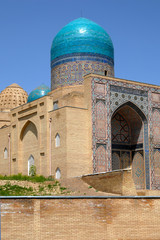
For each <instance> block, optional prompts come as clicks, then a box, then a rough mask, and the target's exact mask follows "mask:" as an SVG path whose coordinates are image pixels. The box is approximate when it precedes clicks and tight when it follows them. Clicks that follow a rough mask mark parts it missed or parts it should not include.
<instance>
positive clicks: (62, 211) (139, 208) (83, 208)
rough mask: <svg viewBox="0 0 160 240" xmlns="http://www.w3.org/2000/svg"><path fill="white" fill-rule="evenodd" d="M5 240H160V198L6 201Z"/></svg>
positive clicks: (3, 209) (3, 215)
mask: <svg viewBox="0 0 160 240" xmlns="http://www.w3.org/2000/svg"><path fill="white" fill-rule="evenodd" d="M0 202H1V239H2V240H8V239H10V240H13V239H14V240H15V239H16V240H22V239H25V240H32V239H34V240H40V239H50V240H51V239H54V240H62V239H65V240H76V239H77V240H81V239H83V240H88V239H93V240H99V239H101V240H106V239H107V240H108V239H113V240H116V239H117V240H122V239H123V240H124V239H129V240H131V239H138V240H140V239H145V240H146V239H150V240H151V239H160V228H159V226H160V200H159V199H158V198H156V199H153V198H139V199H137V198H105V199H103V198H101V199H93V198H92V199H88V198H85V199H78V198H75V199H2V200H1V201H0Z"/></svg>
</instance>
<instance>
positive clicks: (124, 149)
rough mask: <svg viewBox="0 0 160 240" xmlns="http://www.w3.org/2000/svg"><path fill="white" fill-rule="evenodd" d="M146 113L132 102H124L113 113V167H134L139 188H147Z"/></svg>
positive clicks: (114, 168)
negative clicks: (145, 158) (145, 157)
mask: <svg viewBox="0 0 160 240" xmlns="http://www.w3.org/2000/svg"><path fill="white" fill-rule="evenodd" d="M144 122H146V118H145V116H144V114H143V113H142V112H141V110H140V109H138V107H137V106H135V105H134V104H132V103H130V102H129V103H126V104H123V105H122V106H121V107H119V108H118V109H117V110H116V111H115V112H114V114H113V115H112V120H111V129H112V130H111V131H112V132H111V134H112V169H113V170H117V169H125V168H132V177H133V180H134V183H135V185H136V188H137V189H144V188H145V170H144V169H145V161H144V156H145V154H144V150H145V149H144V146H145V142H144Z"/></svg>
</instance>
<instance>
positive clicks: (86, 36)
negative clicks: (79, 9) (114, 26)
mask: <svg viewBox="0 0 160 240" xmlns="http://www.w3.org/2000/svg"><path fill="white" fill-rule="evenodd" d="M71 53H92V54H101V55H104V56H107V57H110V58H111V59H114V49H113V44H112V40H111V38H110V36H109V35H108V33H107V32H106V31H105V30H104V29H103V28H102V27H101V26H99V25H98V24H96V23H94V22H92V21H91V20H88V19H86V18H78V19H76V20H74V21H72V22H70V23H69V24H68V25H66V26H65V27H63V28H62V29H61V30H60V32H59V33H58V34H57V35H56V37H55V38H54V40H53V42H52V48H51V61H52V60H54V59H55V58H57V57H60V56H62V55H65V54H71Z"/></svg>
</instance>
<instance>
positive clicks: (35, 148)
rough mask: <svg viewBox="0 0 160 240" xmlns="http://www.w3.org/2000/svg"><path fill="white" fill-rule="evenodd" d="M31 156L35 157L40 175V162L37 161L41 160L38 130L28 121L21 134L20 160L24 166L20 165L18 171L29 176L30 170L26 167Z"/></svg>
mask: <svg viewBox="0 0 160 240" xmlns="http://www.w3.org/2000/svg"><path fill="white" fill-rule="evenodd" d="M29 156H30V157H33V156H34V162H35V165H36V166H37V173H38V174H39V169H40V168H39V161H37V160H39V144H38V130H37V127H36V125H35V124H34V123H33V122H32V121H27V122H26V123H25V124H24V126H23V128H22V130H21V133H20V142H19V159H20V161H21V163H22V164H21V165H20V169H19V170H18V171H20V172H22V173H23V174H29V168H28V169H27V167H26V165H27V162H28V160H29ZM28 164H29V163H28Z"/></svg>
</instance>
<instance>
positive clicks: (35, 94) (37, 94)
mask: <svg viewBox="0 0 160 240" xmlns="http://www.w3.org/2000/svg"><path fill="white" fill-rule="evenodd" d="M50 91H51V90H50V88H49V87H47V86H46V85H44V84H42V85H40V86H39V87H37V88H35V89H34V90H33V91H32V92H31V93H30V94H29V96H28V100H27V102H28V103H29V102H32V101H34V100H36V99H38V98H41V97H44V96H46V95H47V94H48V93H49V92H50Z"/></svg>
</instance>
